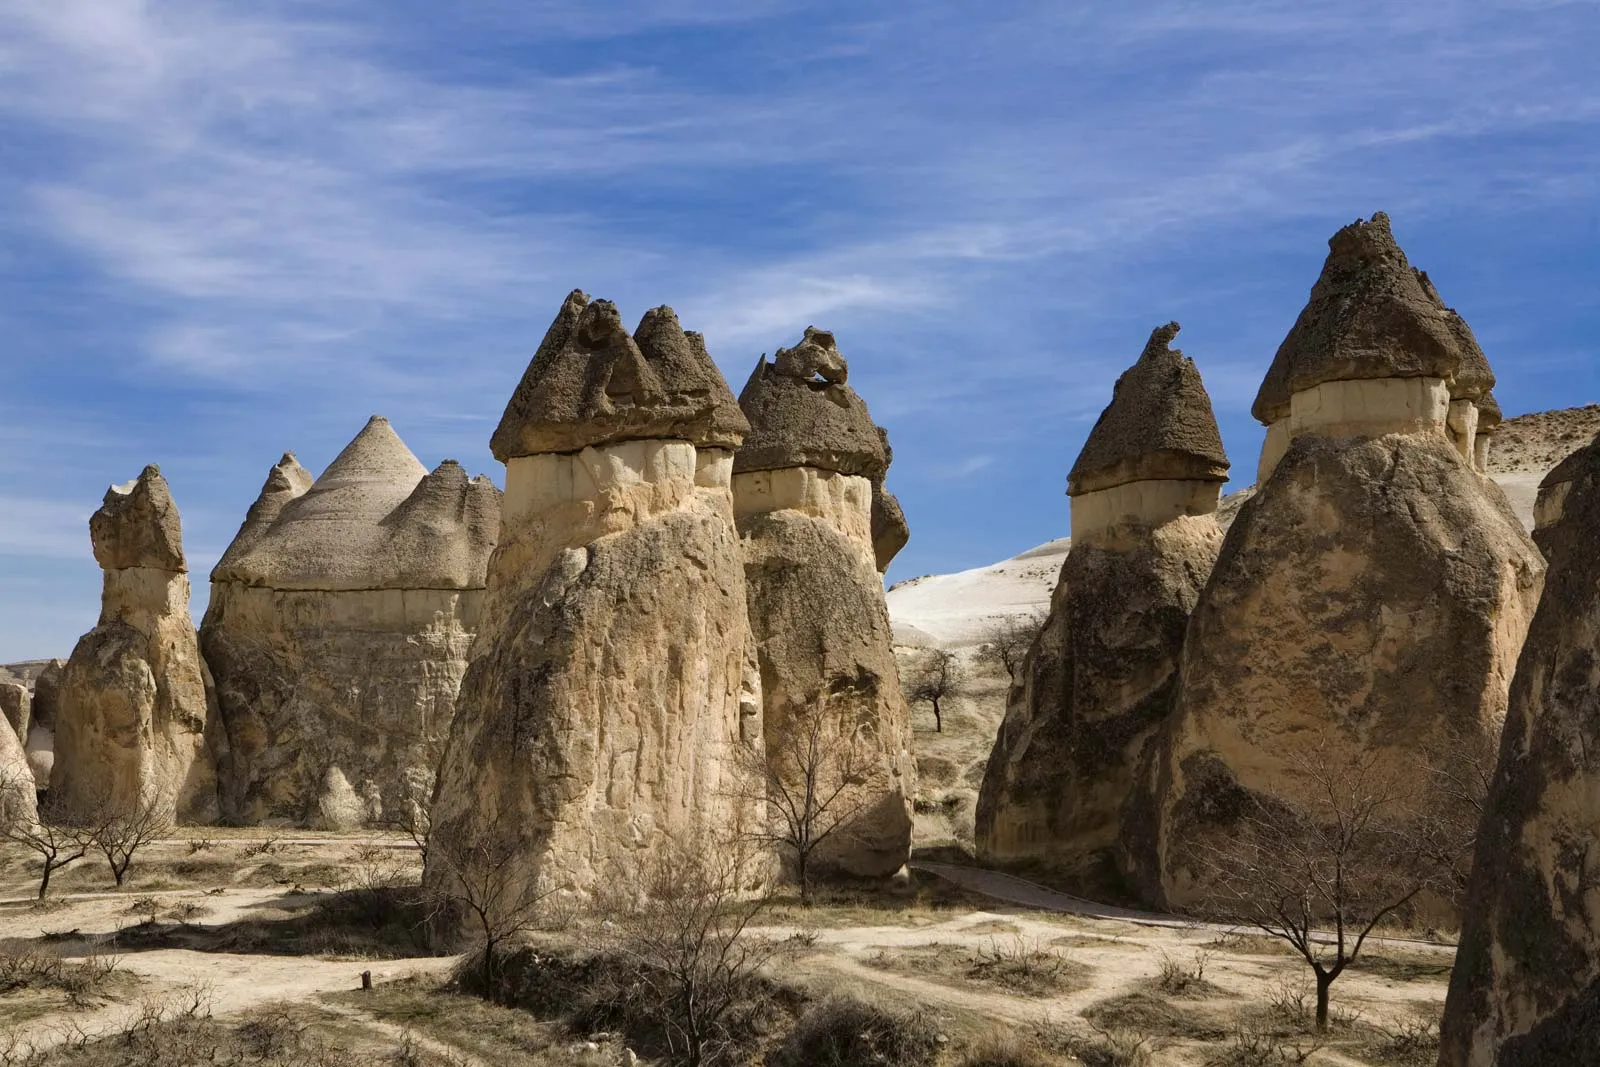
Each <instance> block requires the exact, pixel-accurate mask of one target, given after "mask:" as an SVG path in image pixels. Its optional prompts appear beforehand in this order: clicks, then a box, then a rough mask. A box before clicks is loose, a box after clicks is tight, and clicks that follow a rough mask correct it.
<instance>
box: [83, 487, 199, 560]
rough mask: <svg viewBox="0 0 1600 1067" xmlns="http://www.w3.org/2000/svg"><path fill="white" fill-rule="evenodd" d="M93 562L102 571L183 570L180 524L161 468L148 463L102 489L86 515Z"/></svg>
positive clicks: (175, 506) (176, 507) (176, 508)
mask: <svg viewBox="0 0 1600 1067" xmlns="http://www.w3.org/2000/svg"><path fill="white" fill-rule="evenodd" d="M89 540H90V543H91V544H93V546H94V558H95V562H96V563H98V564H100V566H101V567H103V568H104V569H106V570H122V569H125V568H128V567H151V568H154V569H157V570H166V571H185V570H188V569H189V567H188V564H187V563H185V562H184V558H183V526H182V524H181V523H180V522H179V520H178V506H177V505H176V504H174V503H173V502H172V492H171V490H169V489H168V488H167V480H166V479H165V478H163V477H162V476H161V468H159V467H156V466H149V467H146V468H145V469H144V470H143V471H142V472H141V473H140V474H139V477H137V478H135V479H134V480H133V481H131V482H128V483H127V484H126V485H113V486H112V487H111V488H109V489H107V490H106V495H105V499H104V501H102V502H101V504H100V510H98V511H96V512H95V513H94V514H93V515H91V516H89Z"/></svg>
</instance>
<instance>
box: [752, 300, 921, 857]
mask: <svg viewBox="0 0 1600 1067" xmlns="http://www.w3.org/2000/svg"><path fill="white" fill-rule="evenodd" d="M847 375H848V367H847V365H846V363H845V360H844V357H843V356H842V355H840V353H839V350H838V347H837V345H836V344H835V342H834V338H833V335H832V334H829V333H826V332H824V331H822V330H817V329H815V328H808V329H807V330H806V332H805V337H804V339H803V340H802V341H801V342H800V343H799V344H798V345H796V346H795V347H793V348H784V349H779V350H778V352H777V355H776V357H775V358H774V360H773V361H772V362H770V363H769V362H768V361H767V360H766V358H765V357H762V359H761V361H760V362H759V363H758V364H757V365H756V369H755V372H754V373H753V374H752V375H751V376H750V380H749V383H748V384H746V385H745V387H744V391H743V392H742V393H741V394H740V396H739V406H740V408H741V409H742V410H743V411H744V414H745V416H746V417H747V418H748V419H749V420H750V433H749V436H747V437H746V438H745V441H744V445H743V447H742V448H740V449H739V451H738V453H737V455H735V456H734V460H733V507H734V514H735V516H736V518H737V522H738V529H739V534H740V536H741V537H742V539H743V549H744V561H745V562H744V573H745V581H746V583H747V585H748V590H749V614H750V630H751V634H752V636H753V638H754V641H755V650H756V661H757V667H758V669H759V672H760V689H761V695H762V701H763V705H764V716H763V727H762V729H763V733H764V735H765V739H766V746H767V754H768V760H769V767H770V773H771V774H773V775H774V776H776V780H783V781H788V782H790V784H791V788H794V789H796V790H797V792H796V794H795V795H799V793H798V790H799V789H800V788H801V786H800V785H799V784H798V783H800V782H801V781H803V779H804V777H805V775H806V774H807V772H808V771H809V772H810V773H811V774H812V775H813V776H817V775H820V778H821V780H822V781H823V783H824V787H825V788H832V787H833V785H835V784H838V783H835V782H834V781H833V779H834V778H835V777H838V776H839V775H841V774H842V773H848V774H849V776H850V777H852V778H855V779H858V780H857V781H855V782H854V783H853V784H851V785H850V787H849V790H848V791H847V793H846V794H844V798H843V800H842V802H841V806H840V807H839V808H837V809H836V811H837V812H838V813H840V814H844V813H845V810H846V809H847V808H848V810H849V811H850V812H852V813H854V814H853V817H852V818H851V819H850V820H849V821H848V822H847V823H846V824H845V825H843V826H842V827H841V829H840V830H839V832H838V833H837V835H836V836H835V837H834V838H833V839H832V840H830V841H829V842H828V843H827V844H826V845H825V846H824V850H823V851H822V852H819V853H818V855H817V857H816V858H817V860H818V862H819V864H827V865H832V866H836V867H838V868H840V869H842V870H844V871H846V872H848V873H850V874H855V875H860V876H881V875H888V874H893V873H894V872H895V871H897V870H899V868H900V867H901V866H903V865H904V864H905V862H906V861H907V860H908V859H909V858H910V851H911V825H912V820H911V795H912V792H913V782H912V779H913V776H914V773H915V770H914V766H913V763H912V756H911V715H910V710H909V708H908V706H907V704H906V700H905V697H904V696H903V695H902V693H901V690H900V680H899V672H898V668H897V667H896V665H895V658H894V638H893V634H892V632H891V630H890V627H889V612H888V607H887V605H886V604H885V602H884V594H883V581H882V579H881V578H880V571H881V570H882V569H883V568H885V567H887V566H888V562H889V558H892V557H893V553H894V552H896V551H898V550H899V548H900V547H901V546H903V545H904V544H905V541H906V538H907V536H908V531H907V530H906V527H905V520H904V516H903V515H900V514H899V504H898V503H897V502H895V500H894V497H893V496H891V495H890V494H888V493H887V492H886V491H885V490H884V488H883V480H884V476H885V473H886V471H887V469H888V465H889V453H888V448H887V438H886V435H885V434H884V433H883V432H882V431H881V430H880V429H879V428H878V427H875V426H874V425H873V424H872V418H871V416H870V415H869V414H868V413H867V407H866V404H864V403H863V402H862V400H861V398H860V397H859V396H858V395H857V394H856V392H855V390H853V389H851V388H850V386H849V385H848V384H846V379H847ZM886 557H888V558H886ZM813 740H816V741H817V742H818V746H817V748H816V751H817V752H818V753H819V756H820V757H821V758H820V759H813V758H812V757H811V756H810V755H809V753H810V752H811V751H812V747H811V746H812V742H813Z"/></svg>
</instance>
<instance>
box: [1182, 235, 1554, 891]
mask: <svg viewBox="0 0 1600 1067" xmlns="http://www.w3.org/2000/svg"><path fill="white" fill-rule="evenodd" d="M1330 249H1331V251H1330V254H1329V256H1328V261H1327V264H1326V266H1325V267H1324V270H1323V274H1322V277H1321V278H1320V279H1319V280H1318V282H1317V284H1316V287H1315V288H1313V290H1312V296H1311V302H1310V303H1309V304H1308V305H1307V308H1306V310H1305V311H1304V312H1302V313H1301V316H1300V318H1299V320H1298V321H1297V322H1296V323H1295V326H1294V328H1293V329H1292V330H1291V331H1290V333H1289V336H1288V338H1287V339H1286V340H1285V341H1284V344H1283V346H1282V347H1281V348H1280V349H1279V351H1278V357H1277V360H1276V362H1275V363H1274V365H1273V370H1272V372H1271V374H1269V376H1268V382H1267V383H1266V384H1265V385H1263V387H1262V397H1264V398H1265V397H1268V396H1269V395H1270V394H1271V393H1272V392H1273V390H1274V389H1275V388H1280V387H1282V386H1283V384H1284V383H1287V388H1288V389H1290V390H1291V391H1292V392H1291V395H1290V405H1289V410H1290V414H1289V416H1288V418H1289V423H1290V428H1291V429H1292V431H1293V432H1292V434H1291V436H1290V438H1289V440H1288V441H1287V443H1286V447H1287V451H1286V452H1284V454H1283V455H1282V457H1281V458H1279V459H1278V460H1277V462H1276V463H1275V464H1272V465H1271V466H1272V469H1271V472H1270V476H1269V477H1267V478H1266V480H1265V481H1264V483H1262V484H1261V485H1259V486H1258V487H1257V490H1256V493H1255V495H1254V496H1253V497H1252V498H1251V499H1250V500H1249V501H1248V502H1247V503H1245V504H1244V506H1243V507H1242V508H1241V509H1240V511H1239V514H1238V517H1237V519H1236V520H1235V521H1234V523H1233V525H1232V527H1231V528H1230V529H1229V531H1228V534H1227V537H1226V540H1225V541H1224V544H1223V547H1222V551H1221V554H1220V556H1219V557H1218V560H1217V564H1216V567H1215V569H1214V570H1213V572H1212V574H1211V578H1210V580H1209V582H1208V583H1207V585H1206V587H1205V590H1204V592H1203V593H1202V595H1201V598H1200V601H1199V604H1198V606H1197V607H1196V608H1195V611H1194V614H1193V617H1192V619H1191V620H1190V624H1189V631H1188V636H1187V638H1186V640H1185V644H1184V650H1183V661H1182V671H1181V683H1180V688H1181V693H1180V697H1179V701H1178V707H1177V711H1176V712H1175V714H1174V717H1173V722H1172V726H1171V729H1170V732H1169V734H1168V736H1167V738H1166V743H1165V745H1164V751H1163V761H1162V766H1161V769H1160V780H1159V782H1158V792H1157V796H1158V818H1153V819H1152V820H1151V822H1152V824H1154V825H1156V826H1157V827H1158V829H1159V835H1160V838H1159V843H1158V850H1159V854H1160V857H1161V870H1162V895H1163V896H1164V898H1165V900H1164V903H1165V904H1166V905H1167V906H1169V907H1180V908H1181V907H1188V906H1192V905H1195V904H1196V903H1198V902H1202V901H1203V900H1204V898H1205V896H1206V893H1207V891H1208V887H1207V875H1206V873H1205V872H1206V864H1205V862H1203V861H1204V860H1205V858H1206V857H1207V856H1212V855H1215V852H1214V846H1215V847H1221V846H1222V845H1223V844H1224V843H1225V842H1226V841H1227V840H1229V838H1230V835H1231V834H1233V833H1234V831H1235V829H1236V826H1235V820H1236V818H1237V816H1238V813H1239V811H1240V810H1241V808H1242V806H1243V805H1244V803H1245V801H1246V800H1247V799H1248V798H1250V797H1254V798H1255V799H1256V800H1257V801H1259V802H1261V803H1262V804H1265V805H1267V806H1268V807H1269V808H1270V807H1273V806H1275V805H1283V806H1288V807H1289V808H1294V809H1303V808H1305V807H1307V806H1309V805H1310V804H1311V803H1312V800H1311V798H1310V797H1309V796H1307V795H1306V794H1307V793H1308V792H1309V791H1310V790H1312V789H1313V788H1315V785H1314V783H1313V782H1312V781H1311V780H1310V778H1311V777H1314V776H1311V775H1308V773H1307V770H1306V768H1307V767H1308V766H1309V765H1310V764H1311V762H1312V761H1315V760H1317V759H1319V758H1320V757H1319V756H1318V755H1317V754H1316V751H1317V749H1316V746H1319V745H1331V746H1333V747H1334V748H1335V749H1337V750H1338V751H1341V752H1346V753H1360V754H1363V757H1364V758H1365V759H1367V760H1368V761H1369V765H1370V767H1371V768H1372V770H1371V773H1373V774H1394V775H1403V776H1405V778H1406V780H1407V781H1408V782H1413V783H1416V789H1415V791H1414V794H1413V796H1412V799H1411V800H1410V801H1409V804H1410V805H1411V806H1412V807H1413V808H1415V809H1417V810H1426V809H1428V808H1429V807H1431V806H1432V805H1436V804H1439V805H1446V804H1449V803H1451V802H1452V798H1451V797H1447V796H1445V795H1444V792H1443V787H1442V786H1441V785H1439V782H1442V781H1443V780H1444V778H1446V777H1449V776H1452V775H1462V774H1463V773H1464V771H1465V767H1464V766H1460V765H1458V764H1461V763H1462V762H1463V761H1467V762H1470V761H1472V760H1474V759H1476V758H1477V757H1478V755H1479V754H1480V753H1481V752H1482V751H1484V750H1485V749H1487V748H1490V747H1491V746H1492V745H1493V743H1494V739H1495V738H1496V737H1497V735H1498V731H1499V726H1500V722H1501V719H1502V717H1503V716H1504V713H1505V708H1506V695H1507V687H1508V685H1509V682H1510V677H1511V673H1512V669H1513V667H1514V665H1515V663H1516V658H1517V653H1518V650H1519V649H1520V648H1521V645H1522V638H1523V636H1524V634H1525V632H1526V629H1527V625H1528V622H1529V620H1530V618H1531V617H1532V614H1533V609H1534V606H1535V604H1536V603H1537V601H1538V597H1539V591H1540V587H1541V584H1542V578H1543V571H1544V567H1543V561H1542V560H1541V559H1540V557H1539V554H1538V551H1537V549H1536V548H1535V547H1534V545H1533V543H1532V542H1531V541H1530V540H1529V539H1528V537H1527V535H1526V534H1525V533H1524V532H1523V529H1522V526H1521V524H1520V522H1519V521H1518V520H1517V518H1516V516H1515V515H1514V514H1513V512H1512V510H1511V507H1510V505H1509V504H1508V503H1507V501H1506V498H1505V495H1504V494H1503V493H1502V492H1501V491H1500V489H1499V488H1498V487H1497V486H1496V485H1495V484H1494V483H1493V482H1491V481H1490V480H1489V479H1488V478H1486V477H1484V476H1482V475H1481V474H1479V473H1478V472H1477V471H1476V470H1475V469H1474V467H1473V464H1472V461H1471V460H1470V459H1469V458H1468V457H1469V455H1471V454H1472V450H1471V449H1464V448H1462V447H1461V442H1460V440H1458V439H1457V437H1456V436H1454V433H1453V431H1452V430H1451V428H1450V425H1449V412H1450V397H1451V392H1452V389H1453V388H1456V387H1455V386H1454V385H1453V383H1455V382H1456V381H1457V378H1458V374H1459V373H1460V368H1461V366H1462V362H1463V360H1464V359H1465V358H1466V356H1467V354H1468V351H1469V348H1470V349H1471V350H1476V345H1475V343H1474V344H1471V345H1469V344H1468V342H1469V341H1470V331H1468V330H1467V328H1466V325H1465V323H1463V322H1461V321H1460V319H1459V317H1458V316H1454V314H1453V313H1448V314H1447V313H1446V312H1445V310H1443V309H1442V305H1441V304H1439V302H1438V299H1437V295H1436V294H1434V293H1433V291H1432V288H1431V286H1429V285H1427V283H1426V279H1425V278H1422V276H1420V275H1419V274H1418V273H1417V272H1416V271H1413V270H1412V269H1411V267H1410V265H1409V264H1408V263H1407V262H1406V260H1405V256H1404V254H1403V253H1401V252H1400V250H1399V248H1398V246H1396V245H1395V243H1394V239H1393V237H1392V236H1391V235H1390V232H1389V227H1388V223H1387V220H1386V219H1384V218H1383V217H1382V216H1377V217H1375V218H1374V220H1373V221H1372V222H1371V223H1357V224H1355V225H1353V226H1350V227H1346V228H1345V229H1344V230H1341V231H1340V232H1339V233H1338V234H1337V235H1335V236H1334V238H1333V240H1332V241H1331V242H1330ZM1485 374H1486V372H1484V371H1482V370H1480V371H1479V372H1477V377H1476V380H1477V381H1478V383H1479V384H1480V385H1481V384H1482V381H1483V380H1484V377H1485ZM1257 406H1258V414H1260V415H1262V417H1263V418H1268V417H1271V416H1272V415H1273V413H1272V412H1271V411H1262V410H1261V408H1262V402H1261V401H1260V400H1258V405H1257ZM1280 422H1281V419H1280ZM1273 425H1275V426H1276V425H1278V423H1274V424H1273ZM1430 772H1437V774H1438V775H1439V777H1438V778H1437V779H1435V778H1434V777H1433V776H1432V775H1431V774H1430Z"/></svg>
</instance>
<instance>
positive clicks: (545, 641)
mask: <svg viewBox="0 0 1600 1067" xmlns="http://www.w3.org/2000/svg"><path fill="white" fill-rule="evenodd" d="M747 429H748V424H747V423H746V421H745V419H744V417H743V416H742V415H741V414H740V413H739V409H738V406H737V404H735V402H734V399H733V395H732V393H731V392H730V391H729V390H728V387H727V383H726V382H724V381H723V379H722V376H721V374H720V373H719V372H718V371H717V369H716V366H715V364H713V363H712V361H711V358H710V356H709V355H708V354H707V353H706V350H705V346H704V343H703V341H702V340H701V338H700V337H699V335H698V334H694V333H685V332H684V331H683V330H682V329H681V328H680V327H679V325H678V321H677V317H676V316H675V315H674V314H673V313H672V310H671V309H670V308H664V307H663V308H656V309H653V310H651V311H649V312H647V313H646V314H645V316H644V318H643V320H642V321H641V322H640V324H639V327H638V329H637V330H636V331H635V332H634V333H633V334H632V335H631V336H630V335H629V334H628V332H627V331H626V330H625V329H624V328H623V326H622V323H621V319H620V317H619V315H618V313H617V309H616V308H615V307H614V306H613V305H612V304H610V303H609V302H607V301H603V300H602V301H593V302H591V301H590V300H589V298H588V297H587V296H585V295H584V294H583V293H580V292H574V293H572V294H571V295H570V296H569V297H568V298H567V301H566V302H565V304H564V305H563V306H562V309H561V311H560V313H559V314H558V315H557V316H556V319H555V321H554V322H553V323H552V325H551V327H550V330H549V332H548V333H547V334H546V335H545V338H544V341H543V343H541V345H540V346H539V350H538V352H537V353H536V354H535V356H534V358H533V361H532V363H531V364H530V365H529V367H528V369H527V371H526V373H525V374H524V376H523V378H522V381H521V383H520V384H519V385H518V387H517V389H516V391H515V393H514V394H513V396H512V398H511V400H510V402H509V403H508V404H507V406H506V412H505V415H504V417H503V418H502V420H501V423H500V426H499V428H498V429H497V430H496V431H495V434H494V437H493V440H492V448H493V450H494V453H495V456H496V458H498V459H500V460H501V461H502V462H504V463H505V464H506V497H505V506H504V508H503V512H502V518H501V527H500V537H499V543H498V546H497V547H496V549H495V552H494V555H493V558H492V559H491V561H490V565H489V571H488V586H487V590H486V594H485V603H484V608H483V611H482V613H481V618H480V627H479V632H478V636H477V642H476V644H475V646H474V654H473V659H472V665H471V667H470V669H469V670H468V671H467V674H466V677H465V679H464V681H463V683H462V687H461V696H460V699H459V701H458V703H457V711H456V718H455V722H454V724H453V726H452V729H451V733H450V739H449V743H448V745H447V747H446V750H445V754H444V758H443V762H442V764H441V767H440V772H439V783H438V788H437V790H436V793H435V798H434V804H433V834H434V840H436V841H440V842H446V843H447V845H446V847H445V848H443V849H430V851H429V856H428V870H427V872H426V878H427V879H428V881H429V884H434V885H437V884H440V883H441V882H448V880H449V879H450V878H451V877H452V867H453V866H456V867H458V866H459V864H460V863H461V862H463V861H461V860H460V859H459V857H461V856H463V855H468V854H475V855H480V856H481V855H496V856H509V857H511V859H510V862H509V866H508V868H507V870H508V872H509V874H510V875H511V878H510V882H511V884H512V887H513V891H514V892H518V893H520V892H521V891H523V890H524V889H530V888H531V890H532V891H536V892H541V893H542V892H551V893H555V894H556V895H557V896H558V897H567V898H585V897H589V896H591V895H592V894H593V893H594V892H596V891H597V890H598V889H600V888H602V887H614V888H619V889H625V888H627V887H628V886H629V885H637V884H640V883H639V881H638V879H637V876H638V875H639V873H640V871H641V870H642V866H643V864H644V863H646V862H647V860H648V858H649V857H650V856H651V855H653V854H659V852H660V850H661V849H663V848H667V847H669V846H673V845H677V844H683V845H692V844H693V843H694V842H695V841H696V840H699V839H703V838H705V837H708V836H710V835H712V834H730V833H737V832H738V831H739V830H740V829H741V828H744V829H748V828H750V826H752V825H753V824H754V823H753V820H754V819H755V818H756V817H757V816H758V814H759V810H758V806H757V805H755V804H753V803H752V802H750V801H746V800H741V799H737V798H736V797H735V796H734V795H733V794H734V793H735V792H736V790H735V788H734V785H735V779H734V768H735V765H736V761H737V759H738V757H739V754H740V751H741V746H742V745H744V744H749V745H752V746H759V744H760V717H759V715H753V714H752V715H745V714H742V713H741V703H743V704H744V705H745V707H746V708H747V709H749V710H754V709H755V708H759V695H758V694H753V693H750V692H747V691H745V690H744V689H743V683H744V681H745V679H746V671H745V664H746V661H747V657H748V656H749V654H750V652H749V624H748V621H747V618H746V614H745V579H744V566H743V559H742V556H741V554H740V550H739V539H738V534H737V532H736V530H735V528H734V518H733V496H732V491H731V488H730V481H731V475H732V457H733V452H734V450H735V449H736V448H737V447H738V446H739V443H740V441H741V440H742V439H743V437H744V434H745V432H746V430H747Z"/></svg>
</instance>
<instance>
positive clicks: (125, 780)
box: [50, 466, 217, 822]
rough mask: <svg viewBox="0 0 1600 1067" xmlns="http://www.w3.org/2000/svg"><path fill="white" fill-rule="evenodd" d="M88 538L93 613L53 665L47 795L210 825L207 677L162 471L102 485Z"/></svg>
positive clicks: (84, 806)
mask: <svg viewBox="0 0 1600 1067" xmlns="http://www.w3.org/2000/svg"><path fill="white" fill-rule="evenodd" d="M89 537H90V540H91V542H92V543H93V546H94V557H95V559H96V560H97V561H98V562H99V564H100V566H101V568H102V570H103V571H104V576H103V583H102V587H101V597H100V621H99V624H98V625H97V626H96V627H95V628H94V629H93V630H91V631H89V633H87V634H85V635H84V636H83V637H81V638H80V639H79V640H78V644H77V647H75V648H74V649H73V650H72V657H71V658H70V659H69V660H67V664H66V666H65V667H64V668H63V670H62V673H61V682H60V688H59V690H58V692H57V694H56V707H55V708H54V711H53V723H52V724H51V725H52V727H53V729H54V762H53V764H52V766H51V772H50V795H51V799H52V801H53V802H54V803H55V804H58V805H60V806H61V807H62V808H63V810H66V811H70V812H76V813H80V814H87V813H88V812H91V811H97V810H102V808H103V806H105V805H109V806H110V809H111V810H120V811H132V810H137V809H138V808H141V807H150V808H154V809H156V810H158V811H160V812H161V813H163V814H165V815H167V816H171V817H175V818H178V819H180V820H183V821H187V822H208V821H211V820H213V819H215V818H216V815H217V785H216V775H215V770H214V767H213V764H212V757H211V752H210V749H209V747H208V745H207V741H206V733H207V727H208V723H209V721H210V719H211V693H210V678H209V676H208V675H207V672H206V666H205V663H204V662H203V661H202V660H201V658H200V649H199V646H198V643H197V641H196V637H195V630H194V624H193V622H191V621H190V618H189V574H188V565H187V563H185V561H184V557H183V532H182V528H181V525H180V523H179V520H178V509H177V506H176V505H175V504H174V503H173V502H172V494H171V492H170V491H169V490H168V488H167V482H166V479H164V478H163V477H162V476H161V471H160V470H159V469H157V468H156V467H153V466H152V467H146V468H145V469H144V472H143V473H141V474H140V475H139V477H138V478H137V479H136V480H134V481H131V482H129V483H127V484H126V485H114V486H112V487H111V488H110V489H109V490H107V492H106V495H105V500H104V502H103V503H102V504H101V506H100V510H98V511H96V512H95V513H94V515H93V516H91V517H90V519H89Z"/></svg>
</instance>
